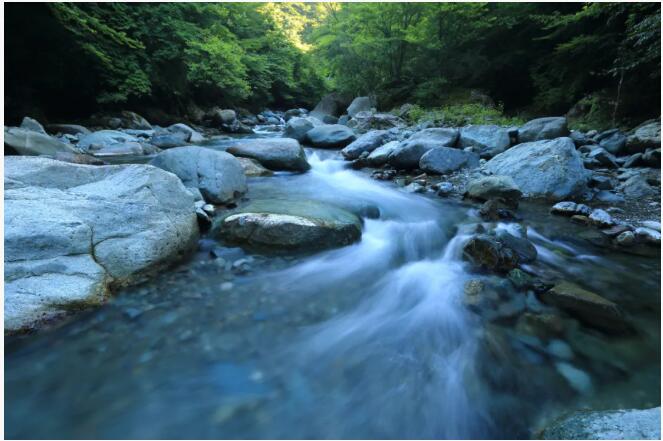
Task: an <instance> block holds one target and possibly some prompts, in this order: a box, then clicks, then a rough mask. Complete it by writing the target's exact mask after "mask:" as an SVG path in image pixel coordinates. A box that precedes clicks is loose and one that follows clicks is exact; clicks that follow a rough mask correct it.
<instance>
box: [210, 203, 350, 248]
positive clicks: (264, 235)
mask: <svg viewBox="0 0 663 441" xmlns="http://www.w3.org/2000/svg"><path fill="white" fill-rule="evenodd" d="M217 234H219V235H220V236H221V237H223V238H224V239H226V240H227V241H228V242H230V243H238V244H240V245H246V246H250V247H258V248H271V249H277V250H312V249H321V248H331V247H338V246H343V245H348V244H351V243H353V242H355V241H357V240H359V238H360V237H361V221H360V219H359V218H358V217H357V216H355V215H354V214H352V213H350V212H348V211H345V210H343V209H341V208H338V207H335V206H332V205H327V204H323V203H320V202H316V201H310V200H304V201H283V200H256V201H253V202H251V203H250V204H248V205H247V206H244V207H242V208H240V209H238V210H236V211H235V212H233V213H231V214H230V215H228V216H226V217H225V218H224V219H223V220H222V221H221V222H220V225H219V227H218V233H217Z"/></svg>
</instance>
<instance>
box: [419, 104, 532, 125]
mask: <svg viewBox="0 0 663 441" xmlns="http://www.w3.org/2000/svg"><path fill="white" fill-rule="evenodd" d="M406 118H407V120H408V122H410V123H411V124H419V123H422V122H425V121H431V122H433V123H434V124H435V125H444V126H454V127H457V126H465V125H468V124H495V125H499V126H519V125H522V124H524V123H525V121H524V120H523V119H521V118H519V117H511V116H507V115H505V114H504V111H503V109H502V107H501V106H496V107H493V106H488V105H484V104H478V103H463V104H449V105H445V106H442V107H438V108H432V109H424V108H423V107H421V106H418V105H414V106H413V107H412V108H411V109H410V111H409V112H408V114H407V116H406Z"/></svg>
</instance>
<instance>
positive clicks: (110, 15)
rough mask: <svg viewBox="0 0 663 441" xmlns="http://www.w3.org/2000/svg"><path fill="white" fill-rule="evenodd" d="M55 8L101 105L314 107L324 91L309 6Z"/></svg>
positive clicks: (86, 5) (96, 5)
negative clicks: (308, 38)
mask: <svg viewBox="0 0 663 441" xmlns="http://www.w3.org/2000/svg"><path fill="white" fill-rule="evenodd" d="M47 7H48V8H49V10H50V12H51V14H52V16H53V18H54V19H55V20H56V21H57V23H58V24H59V25H60V26H61V27H62V28H63V29H65V30H66V31H67V32H69V34H70V36H71V38H72V39H73V41H74V42H75V44H76V45H78V47H79V48H80V49H81V50H82V51H83V53H84V54H85V56H86V59H83V60H79V62H81V63H87V64H88V65H89V66H90V73H91V74H93V75H95V77H96V78H97V80H96V84H97V87H98V89H97V90H96V91H95V96H96V97H97V101H98V102H99V103H108V104H112V103H118V104H121V103H127V102H134V103H137V102H155V103H159V105H161V106H166V107H170V108H171V109H172V108H175V109H176V108H184V107H185V105H186V103H187V102H190V101H196V102H199V103H203V104H204V103H214V104H218V105H228V106H230V105H240V104H242V105H243V104H247V105H251V104H253V103H255V104H256V105H259V106H261V107H262V106H269V105H273V104H277V105H280V106H289V105H298V104H299V105H304V104H306V105H312V103H313V101H314V100H315V99H316V98H317V97H318V96H319V95H320V94H321V93H322V89H323V80H322V78H321V77H320V75H319V73H318V71H317V70H316V69H315V64H314V63H313V60H312V59H311V56H310V55H308V54H307V53H306V52H305V49H307V46H306V45H305V44H304V43H303V42H302V40H301V35H300V34H302V33H304V32H305V31H307V30H308V29H309V28H310V25H311V23H312V22H313V21H314V18H315V17H316V14H315V10H316V9H315V8H312V7H309V6H307V5H306V4H294V3H293V4H287V5H285V4H284V5H275V4H258V3H135V4H127V3H51V4H48V6H47ZM307 14H308V15H307ZM65 80H66V79H65ZM69 80H70V81H72V82H75V81H76V79H75V78H72V79H69ZM71 87H75V84H72V85H71Z"/></svg>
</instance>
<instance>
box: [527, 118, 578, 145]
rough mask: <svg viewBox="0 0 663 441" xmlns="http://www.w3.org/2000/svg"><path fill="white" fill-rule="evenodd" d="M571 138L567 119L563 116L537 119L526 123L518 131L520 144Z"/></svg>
mask: <svg viewBox="0 0 663 441" xmlns="http://www.w3.org/2000/svg"><path fill="white" fill-rule="evenodd" d="M562 136H569V128H568V127H567V124H566V118H564V117H563V116H549V117H545V118H537V119H533V120H531V121H528V122H526V123H525V124H524V125H523V126H522V127H521V128H520V129H518V142H520V143H523V142H532V141H541V140H544V139H555V138H560V137H562Z"/></svg>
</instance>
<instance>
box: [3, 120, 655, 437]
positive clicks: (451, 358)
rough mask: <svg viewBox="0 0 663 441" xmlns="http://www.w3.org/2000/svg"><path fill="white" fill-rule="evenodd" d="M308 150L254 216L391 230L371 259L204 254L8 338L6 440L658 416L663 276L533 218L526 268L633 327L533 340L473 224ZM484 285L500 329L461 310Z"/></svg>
mask: <svg viewBox="0 0 663 441" xmlns="http://www.w3.org/2000/svg"><path fill="white" fill-rule="evenodd" d="M260 136H278V133H271V132H270V133H268V132H263V133H262V134H261V135H260ZM207 146H208V147H210V148H218V149H223V148H224V141H216V142H215V141H213V142H210V143H208V145H207ZM306 150H307V156H308V160H309V162H310V163H311V165H312V169H311V170H310V171H309V172H307V173H304V174H292V173H277V174H275V176H272V177H261V178H249V181H248V186H249V192H248V194H247V195H246V197H247V198H248V199H256V198H260V199H274V200H283V203H288V200H292V199H315V200H319V201H324V202H328V203H331V204H335V205H338V206H341V207H346V208H348V209H351V210H353V211H360V212H370V213H374V214H375V213H376V212H378V211H379V217H377V218H376V217H375V216H371V218H365V219H364V220H363V222H364V225H363V234H362V238H361V241H360V242H358V243H356V244H353V245H350V246H346V247H343V248H339V249H334V250H328V251H322V252H317V253H313V254H295V255H293V254H286V255H283V254H269V255H261V254H251V253H248V252H245V251H243V250H242V249H240V248H233V247H225V246H223V244H222V243H220V242H219V241H217V240H215V239H214V238H213V237H211V236H210V235H206V236H203V238H202V239H201V242H200V247H199V251H198V252H197V253H196V254H195V255H194V256H192V258H191V259H189V260H188V261H186V262H183V263H181V264H180V265H178V266H176V267H175V268H172V269H171V270H169V271H166V272H163V273H161V274H159V275H157V276H156V277H155V278H153V279H151V280H150V281H148V282H145V283H142V284H140V285H137V286H133V287H130V288H127V289H124V290H122V291H121V292H119V293H117V295H116V296H114V297H113V298H112V299H110V300H109V301H108V303H107V304H105V305H104V306H102V307H100V308H98V309H94V310H88V311H85V312H82V313H80V314H78V315H76V316H75V317H73V318H71V319H69V320H67V321H65V322H64V323H61V324H60V325H58V326H55V327H54V328H52V329H47V330H43V331H41V332H38V333H35V334H31V335H23V336H13V337H6V338H5V434H6V437H7V438H170V439H173V438H175V439H177V438H296V439H297V438H410V439H422V438H423V439H430V438H530V437H535V436H536V430H537V429H538V428H540V424H542V422H545V421H547V420H548V419H550V418H551V417H554V416H557V415H559V414H560V413H562V412H565V411H569V410H574V409H577V408H583V407H591V408H594V409H610V408H633V407H638V408H644V407H654V406H658V405H659V401H660V306H661V305H660V283H659V280H660V262H659V261H658V259H657V258H648V257H640V256H635V255H628V254H622V253H616V252H612V251H606V250H603V249H600V248H597V247H595V246H593V245H592V244H590V243H589V242H587V241H584V240H582V239H580V238H579V237H578V233H579V232H581V231H582V229H583V228H585V227H581V226H578V225H575V224H572V223H571V222H568V219H563V218H561V219H560V218H555V217H552V216H550V215H549V213H548V209H549V207H548V206H544V205H541V204H534V203H523V204H522V205H521V207H520V208H519V210H518V213H519V214H520V215H521V216H522V217H523V218H524V223H525V224H526V225H527V226H528V228H529V230H528V231H529V232H528V234H529V238H530V240H532V241H533V242H534V244H535V245H536V247H537V250H538V252H539V257H538V260H537V261H536V262H535V263H534V264H531V265H530V266H529V267H528V268H527V269H528V270H531V271H532V272H534V273H539V274H546V275H548V276H552V277H554V278H555V279H557V280H568V281H572V282H574V283H577V284H580V285H582V286H583V287H586V288H587V289H590V290H592V291H594V292H597V293H598V294H600V295H602V296H604V297H606V298H608V299H610V300H612V301H614V302H616V303H617V304H619V306H620V307H621V308H622V309H623V310H624V311H625V313H626V316H627V318H628V320H629V323H631V324H632V326H633V327H634V328H635V331H634V332H633V333H631V334H628V335H607V334H604V333H602V332H600V331H597V330H594V329H591V328H589V327H586V326H584V325H582V324H580V323H578V322H576V321H575V320H572V319H568V318H565V319H564V322H563V323H564V327H563V329H562V330H560V333H559V335H556V336H547V337H545V338H544V337H541V338H539V337H535V336H532V335H528V334H525V333H522V332H521V329H522V328H521V327H519V326H518V323H519V320H520V321H521V323H522V319H519V317H521V316H522V315H523V314H525V313H529V314H536V313H539V312H542V311H544V312H545V311H547V310H546V307H545V306H544V305H542V304H541V303H539V302H538V301H537V299H536V297H535V296H534V295H533V294H525V293H523V292H515V291H514V290H513V288H512V287H511V285H510V283H509V282H508V280H506V279H497V278H496V277H495V276H489V275H485V274H484V275H481V274H475V273H473V272H472V270H471V268H470V267H469V266H468V265H467V264H466V263H465V262H463V261H462V260H461V250H462V245H463V243H464V240H465V239H467V238H468V237H469V232H470V229H469V227H470V226H471V225H473V224H476V223H477V222H481V219H480V218H479V217H478V213H477V206H476V205H472V204H465V203H461V202H458V201H455V200H451V199H449V200H447V199H442V198H439V197H437V196H435V195H422V194H410V193H406V192H405V191H404V190H403V189H402V188H399V187H397V186H396V185H395V184H393V183H391V182H381V181H376V180H373V179H371V178H370V177H369V175H368V173H366V172H362V171H355V170H351V169H349V168H348V167H347V165H348V163H347V162H345V161H343V160H342V158H341V156H340V154H339V152H338V151H324V150H317V149H309V148H307V149H306ZM497 227H498V228H506V229H509V228H512V227H513V226H512V225H509V224H500V225H498V226H497ZM476 278H483V279H486V280H492V281H493V282H494V283H497V284H499V286H500V287H501V289H502V290H503V296H504V297H505V298H506V299H508V300H505V301H504V303H503V305H502V306H500V310H499V311H496V315H495V317H490V318H486V317H481V316H479V315H477V314H475V313H473V312H471V311H470V310H469V309H468V308H467V307H466V306H465V305H464V303H463V290H464V285H465V283H466V282H467V281H469V280H471V279H476Z"/></svg>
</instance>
